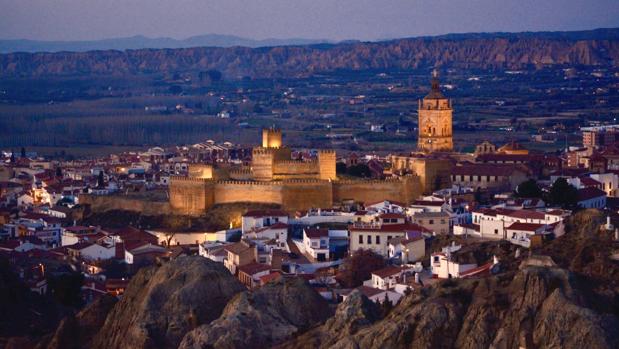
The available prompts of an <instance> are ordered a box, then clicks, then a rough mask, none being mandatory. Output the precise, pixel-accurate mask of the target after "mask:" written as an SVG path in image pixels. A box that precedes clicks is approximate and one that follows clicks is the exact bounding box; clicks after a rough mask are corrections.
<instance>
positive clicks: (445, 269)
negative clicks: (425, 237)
mask: <svg viewBox="0 0 619 349" xmlns="http://www.w3.org/2000/svg"><path fill="white" fill-rule="evenodd" d="M461 248H462V246H461V245H455V244H452V245H451V246H447V247H444V248H443V249H442V250H441V252H435V253H432V255H431V257H430V266H431V268H432V275H433V276H435V277H438V278H441V279H450V278H457V277H460V274H462V273H464V272H466V271H468V270H471V269H473V268H476V267H477V264H476V263H459V262H458V261H457V258H456V253H457V252H458V251H459V250H460V249H461Z"/></svg>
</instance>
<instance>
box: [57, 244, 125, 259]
mask: <svg viewBox="0 0 619 349" xmlns="http://www.w3.org/2000/svg"><path fill="white" fill-rule="evenodd" d="M66 248H67V250H68V251H69V254H70V255H72V256H74V257H81V258H83V259H87V260H90V261H97V260H106V259H110V258H114V257H115V255H116V246H115V245H113V244H112V245H104V244H96V243H90V242H80V243H77V244H75V245H70V246H66Z"/></svg>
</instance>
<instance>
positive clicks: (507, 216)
mask: <svg viewBox="0 0 619 349" xmlns="http://www.w3.org/2000/svg"><path fill="white" fill-rule="evenodd" d="M569 214H570V212H569V211H563V210H556V209H555V210H546V211H534V210H511V209H504V208H495V209H485V208H482V209H478V210H475V211H473V215H472V217H473V223H472V225H466V226H458V227H454V234H457V235H461V234H465V233H466V234H468V235H477V236H479V237H482V238H486V239H497V240H501V239H505V240H506V239H509V236H508V234H507V227H509V226H510V225H511V224H512V223H515V222H519V223H532V224H548V225H549V224H553V223H558V222H561V221H563V219H564V218H565V217H567V216H569Z"/></svg>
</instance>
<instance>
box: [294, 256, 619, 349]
mask: <svg viewBox="0 0 619 349" xmlns="http://www.w3.org/2000/svg"><path fill="white" fill-rule="evenodd" d="M512 276H513V279H512ZM582 299H583V297H582V295H581V294H580V292H579V291H578V290H577V289H576V288H575V287H574V280H573V275H571V273H569V272H568V271H566V270H564V269H560V268H548V267H531V266H528V267H525V268H524V269H523V270H521V271H518V272H517V273H516V274H515V276H514V275H513V273H512V275H502V276H497V277H491V278H487V279H479V280H459V281H445V282H443V283H441V284H439V285H437V286H436V287H432V288H430V289H428V290H427V292H422V293H416V294H413V295H410V296H408V297H406V298H405V299H404V300H403V301H402V302H401V303H400V304H399V305H398V306H397V307H396V308H394V310H393V311H392V312H391V313H390V314H389V315H388V316H387V317H385V318H384V319H382V320H380V321H377V322H374V323H371V321H368V322H367V323H366V324H365V326H363V325H362V326H361V328H359V330H358V331H357V332H356V333H354V334H351V333H350V332H348V331H347V330H345V329H344V327H342V329H343V330H338V329H337V328H334V327H333V326H332V325H333V324H334V321H335V320H333V321H332V320H330V321H328V322H327V323H326V324H325V325H324V326H321V327H320V328H318V329H316V330H314V331H313V332H312V333H313V334H314V335H315V336H314V337H318V340H317V339H315V338H312V336H309V334H308V335H305V336H301V337H298V338H296V339H294V340H292V341H290V342H287V343H285V344H284V345H283V347H288V348H293V347H295V348H298V347H303V348H310V347H311V348H314V347H321V348H490V347H494V348H518V347H527V348H529V347H536V348H584V347H586V348H615V347H617V345H619V320H618V319H617V317H616V316H614V315H611V314H599V313H596V312H594V311H593V310H591V309H589V308H586V307H585V304H584V303H583V301H582ZM350 306H351V305H350V303H348V302H345V303H342V304H341V305H340V307H339V308H338V311H337V313H336V314H342V313H343V312H344V310H345V309H348V310H350ZM357 308H358V307H357ZM336 318H337V315H336ZM330 326H331V327H330ZM317 342H320V345H317V344H318V343H317Z"/></svg>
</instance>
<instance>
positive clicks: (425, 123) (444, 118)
mask: <svg viewBox="0 0 619 349" xmlns="http://www.w3.org/2000/svg"><path fill="white" fill-rule="evenodd" d="M418 113H419V137H418V140H417V149H418V150H419V151H422V152H424V153H431V152H439V151H446V152H449V151H453V137H452V118H453V109H452V108H451V101H450V100H449V99H447V98H445V96H443V93H441V90H440V85H439V81H438V74H437V72H436V70H434V72H433V73H432V91H430V93H429V94H428V95H427V96H425V97H424V98H423V100H420V101H419V109H418Z"/></svg>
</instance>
